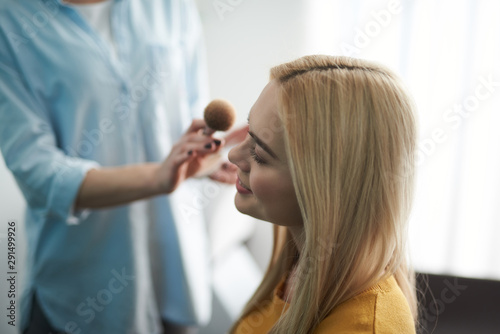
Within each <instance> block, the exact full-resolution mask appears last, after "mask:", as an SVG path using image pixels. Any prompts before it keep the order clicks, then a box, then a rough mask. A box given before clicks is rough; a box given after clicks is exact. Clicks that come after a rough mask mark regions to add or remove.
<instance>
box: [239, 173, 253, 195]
mask: <svg viewBox="0 0 500 334" xmlns="http://www.w3.org/2000/svg"><path fill="white" fill-rule="evenodd" d="M236 190H238V192H239V193H241V194H252V191H251V190H250V189H248V187H247V186H245V185H244V184H243V183H242V182H241V180H240V177H239V176H238V182H237V183H236Z"/></svg>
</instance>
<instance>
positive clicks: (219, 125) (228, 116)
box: [204, 99, 235, 131]
mask: <svg viewBox="0 0 500 334" xmlns="http://www.w3.org/2000/svg"><path fill="white" fill-rule="evenodd" d="M204 118H205V122H206V123H207V126H208V127H209V128H211V129H213V130H216V131H227V130H229V129H230V128H231V126H233V123H234V119H235V111H234V107H233V105H232V104H231V103H230V102H229V101H226V100H221V99H218V100H213V101H212V102H210V103H209V104H208V105H207V107H206V108H205V115H204Z"/></svg>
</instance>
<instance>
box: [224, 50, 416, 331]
mask: <svg viewBox="0 0 500 334" xmlns="http://www.w3.org/2000/svg"><path fill="white" fill-rule="evenodd" d="M413 112H414V110H413V106H412V103H411V100H410V98H409V96H408V95H407V93H406V92H405V90H404V89H403V87H402V85H401V83H400V81H399V80H398V78H397V77H396V76H395V75H394V74H393V73H392V72H390V71H389V70H387V69H386V68H384V67H382V66H380V65H376V64H373V63H371V62H367V61H362V60H358V59H351V58H346V57H330V56H307V57H303V58H300V59H298V60H296V61H292V62H290V63H286V64H283V65H280V66H277V67H275V68H273V69H272V70H271V80H270V82H269V84H268V85H267V86H266V87H265V88H264V90H263V91H262V94H261V95H260V97H259V98H258V100H257V101H256V103H255V105H254V106H253V107H252V109H251V111H250V114H249V135H248V136H247V138H246V139H245V141H244V142H242V143H241V144H240V145H239V146H237V147H235V148H233V149H232V150H231V152H230V154H229V158H230V161H231V162H232V163H234V164H235V165H236V166H237V167H238V177H239V179H238V182H237V186H236V187H237V190H238V193H237V194H236V197H235V205H236V207H237V209H238V210H239V211H240V212H242V213H245V214H248V215H250V216H253V217H255V218H258V219H262V220H266V221H269V222H271V223H273V224H274V246H273V253H272V257H271V262H270V265H269V267H268V269H267V271H266V273H265V275H264V278H263V280H262V283H261V285H260V286H259V288H258V289H257V291H256V292H255V294H254V295H253V297H252V298H251V299H250V301H249V302H248V304H247V306H246V307H245V309H244V310H243V313H242V315H241V317H240V319H239V320H238V321H237V322H236V323H235V325H234V326H233V328H232V329H231V333H236V334H249V333H283V334H292V333H293V334H297V333H299V334H304V333H317V334H327V333H397V334H405V333H415V321H416V316H417V302H416V297H415V286H414V278H413V273H412V272H411V270H410V269H409V267H408V265H407V258H406V251H405V242H406V222H407V218H408V214H409V209H410V202H411V193H412V175H413V167H412V166H413V156H414V150H415V135H416V130H415V120H414V114H413Z"/></svg>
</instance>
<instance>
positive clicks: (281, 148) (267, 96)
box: [248, 81, 286, 161]
mask: <svg viewBox="0 0 500 334" xmlns="http://www.w3.org/2000/svg"><path fill="white" fill-rule="evenodd" d="M248 121H249V125H250V131H251V132H252V133H254V134H255V135H256V136H257V137H259V139H260V140H261V141H263V142H264V143H265V144H267V145H268V146H269V147H270V148H271V149H272V150H273V151H274V152H275V153H276V155H277V156H278V158H279V159H280V160H282V161H286V159H285V145H284V140H283V124H282V122H281V120H280V118H279V115H278V84H277V83H276V82H275V81H270V82H269V83H268V84H267V85H266V87H264V89H263V90H262V93H261V94H260V96H259V98H258V99H257V101H256V102H255V104H254V105H253V107H252V109H251V110H250V113H249V115H248Z"/></svg>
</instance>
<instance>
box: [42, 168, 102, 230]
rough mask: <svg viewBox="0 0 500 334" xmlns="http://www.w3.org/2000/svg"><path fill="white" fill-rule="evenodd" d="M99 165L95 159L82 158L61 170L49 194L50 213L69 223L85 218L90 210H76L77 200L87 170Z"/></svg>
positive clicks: (77, 222)
mask: <svg viewBox="0 0 500 334" xmlns="http://www.w3.org/2000/svg"><path fill="white" fill-rule="evenodd" d="M99 166H100V165H99V164H98V163H97V162H95V161H81V160H80V161H78V164H77V165H74V166H71V167H69V168H65V169H64V170H61V171H60V174H59V175H57V177H56V179H55V184H54V187H52V190H53V191H52V193H51V194H50V195H49V206H48V207H49V208H51V209H49V215H51V216H52V215H54V216H56V217H57V218H59V219H62V220H63V221H65V222H66V223H67V224H69V225H77V224H79V223H80V221H81V220H83V219H85V217H87V216H88V214H89V213H90V210H89V209H83V210H75V200H76V197H77V195H78V191H79V190H80V187H81V185H82V182H83V180H84V179H85V176H86V175H87V172H88V171H89V170H91V169H95V168H99Z"/></svg>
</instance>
